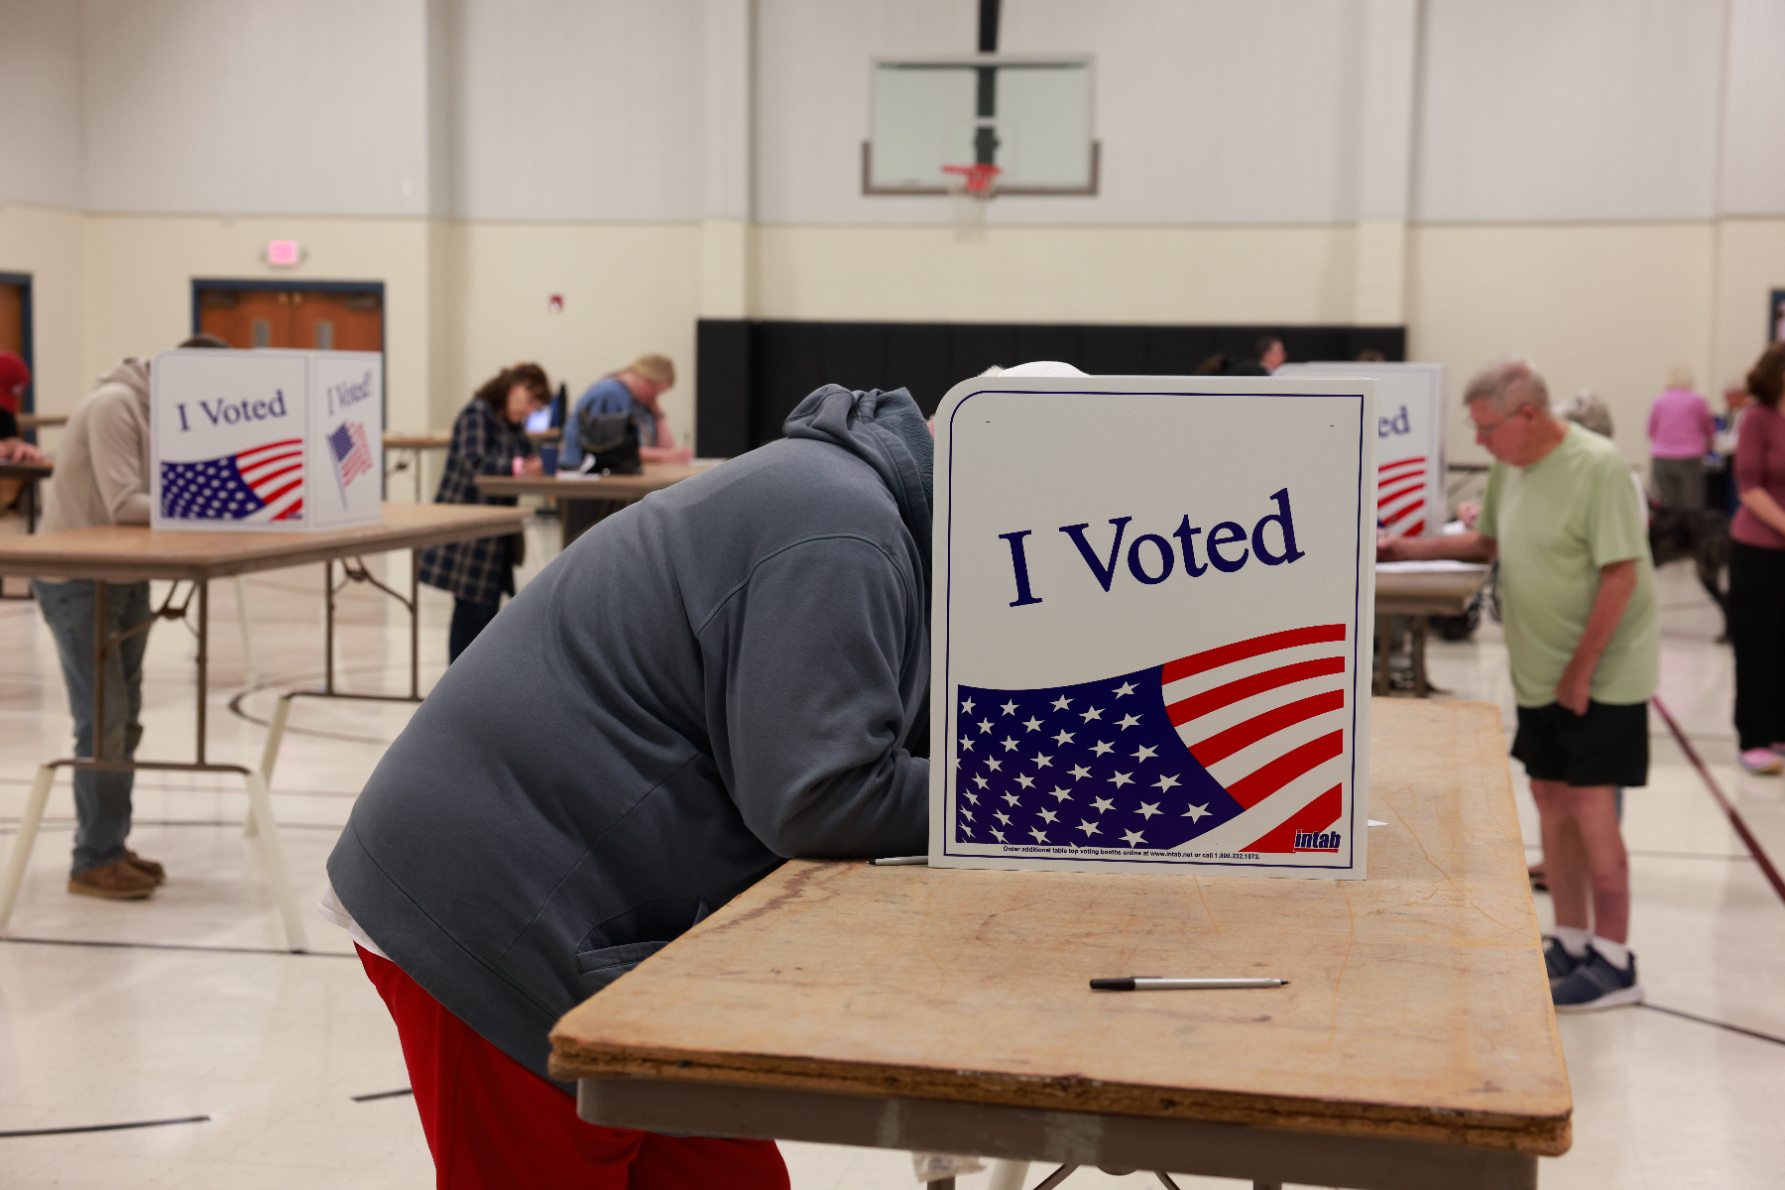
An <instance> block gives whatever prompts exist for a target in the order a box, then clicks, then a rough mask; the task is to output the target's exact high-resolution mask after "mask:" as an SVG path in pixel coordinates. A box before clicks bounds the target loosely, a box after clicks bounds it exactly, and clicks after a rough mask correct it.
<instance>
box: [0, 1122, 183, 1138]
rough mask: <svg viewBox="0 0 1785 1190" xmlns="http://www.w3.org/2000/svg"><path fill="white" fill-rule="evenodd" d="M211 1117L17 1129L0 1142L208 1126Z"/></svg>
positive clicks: (6, 1133) (4, 1136) (0, 1134)
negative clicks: (25, 1138) (176, 1126)
mask: <svg viewBox="0 0 1785 1190" xmlns="http://www.w3.org/2000/svg"><path fill="white" fill-rule="evenodd" d="M210 1122H211V1117H209V1116H180V1117H179V1118H177V1119H172V1120H131V1121H130V1122H129V1123H127V1124H82V1125H79V1126H77V1127H73V1128H16V1129H14V1130H12V1131H10V1132H0V1140H5V1139H7V1138H8V1137H14V1136H67V1135H69V1134H70V1133H75V1132H118V1131H121V1130H123V1129H125V1128H164V1127H166V1126H167V1125H169V1124H208V1123H210Z"/></svg>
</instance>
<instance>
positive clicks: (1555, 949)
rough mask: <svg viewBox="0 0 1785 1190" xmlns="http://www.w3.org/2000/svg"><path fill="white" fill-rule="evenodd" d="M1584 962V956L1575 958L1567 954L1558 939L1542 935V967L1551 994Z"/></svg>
mask: <svg viewBox="0 0 1785 1190" xmlns="http://www.w3.org/2000/svg"><path fill="white" fill-rule="evenodd" d="M1586 961H1587V960H1586V956H1585V955H1582V956H1581V957H1580V958H1576V957H1575V956H1573V955H1571V954H1569V953H1568V948H1567V947H1565V946H1563V945H1562V940H1561V939H1560V938H1552V937H1550V936H1549V935H1547V934H1546V935H1544V939H1543V965H1544V967H1545V969H1546V970H1548V972H1549V990H1550V991H1552V992H1553V991H1555V990H1556V989H1557V988H1558V987H1560V986H1561V984H1562V981H1563V980H1564V979H1567V978H1568V977H1569V976H1570V975H1573V974H1574V973H1575V971H1576V970H1578V969H1579V967H1580V965H1581V964H1582V963H1584V962H1586Z"/></svg>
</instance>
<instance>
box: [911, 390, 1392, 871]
mask: <svg viewBox="0 0 1785 1190" xmlns="http://www.w3.org/2000/svg"><path fill="white" fill-rule="evenodd" d="M1377 417H1378V410H1377V405H1376V385H1375V382H1374V381H1372V380H1370V379H1367V378H1363V377H1313V376H1294V377H1282V378H1272V379H1259V380H1250V379H1238V378H1227V377H1181V378H1180V377H1107V376H1098V377H1072V378H1046V379H1043V378H1031V377H1010V376H999V377H989V378H981V379H977V380H972V381H967V382H965V383H963V384H960V385H957V386H955V388H954V389H953V390H952V391H951V392H950V393H949V394H948V396H947V397H946V398H945V399H944V400H943V402H942V405H941V407H940V408H939V409H938V411H937V414H936V419H935V432H936V483H935V492H936V509H935V514H936V520H935V540H934V547H933V565H934V592H935V595H934V610H933V613H932V649H933V667H934V668H933V672H932V678H931V685H930V689H931V707H932V724H931V739H932V741H933V743H932V752H931V767H930V774H931V812H930V856H929V858H930V863H931V864H932V865H933V866H941V867H977V868H1030V869H1073V870H1094V871H1095V870H1102V871H1111V870H1115V871H1174V870H1176V871H1182V870H1193V871H1194V870H1208V871H1211V872H1216V873H1222V874H1258V875H1277V876H1307V877H1326V878H1347V879H1361V878H1362V877H1363V876H1364V874H1365V870H1366V849H1367V840H1366V830H1365V821H1366V815H1367V810H1368V805H1367V797H1365V796H1363V794H1364V791H1365V785H1364V782H1365V781H1366V780H1367V773H1368V757H1367V755H1366V753H1367V749H1368V741H1369V722H1368V716H1369V700H1368V693H1369V687H1368V675H1369V671H1370V657H1371V645H1372V623H1373V615H1372V604H1373V599H1374V570H1373V562H1374V557H1375V552H1374V551H1375V534H1376V527H1375V517H1376V498H1375V497H1376V484H1377V478H1376V449H1377V435H1376V429H1377V426H1376V422H1377Z"/></svg>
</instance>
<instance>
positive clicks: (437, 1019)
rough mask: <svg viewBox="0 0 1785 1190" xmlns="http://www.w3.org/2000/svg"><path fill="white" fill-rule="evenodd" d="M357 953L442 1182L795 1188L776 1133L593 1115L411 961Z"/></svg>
mask: <svg viewBox="0 0 1785 1190" xmlns="http://www.w3.org/2000/svg"><path fill="white" fill-rule="evenodd" d="M354 949H356V950H358V951H359V957H360V962H361V963H363V964H364V965H365V968H366V974H367V975H368V976H370V977H371V980H372V986H374V987H376V988H377V989H378V994H379V995H380V996H383V997H384V1003H385V1005H386V1006H387V1007H388V1008H389V1009H390V1014H391V1017H392V1018H393V1019H394V1020H395V1021H396V1022H397V1037H398V1039H399V1040H400V1041H401V1042H402V1043H403V1061H404V1062H405V1063H406V1064H407V1065H408V1067H409V1080H410V1084H411V1086H413V1087H414V1089H415V1106H416V1107H417V1109H419V1110H420V1112H421V1126H422V1131H423V1132H425V1133H427V1137H428V1149H429V1151H430V1152H432V1153H433V1155H434V1172H435V1184H436V1185H437V1186H438V1187H439V1190H485V1188H488V1190H513V1188H517V1187H532V1186H541V1187H551V1188H552V1190H560V1188H562V1190H570V1188H572V1187H574V1188H576V1190H684V1188H686V1190H695V1188H697V1187H698V1188H699V1190H710V1188H711V1187H714V1186H724V1187H727V1188H728V1190H788V1183H787V1166H786V1165H784V1164H783V1163H782V1161H781V1151H780V1150H779V1149H777V1148H776V1147H775V1142H774V1141H772V1140H718V1139H714V1138H710V1137H675V1136H659V1135H657V1134H656V1133H654V1132H634V1131H631V1130H629V1129H623V1128H602V1127H600V1126H599V1125H596V1124H586V1123H584V1122H583V1121H582V1120H579V1119H578V1118H577V1115H576V1101H575V1100H574V1099H572V1098H571V1097H570V1096H568V1095H566V1094H565V1093H564V1092H563V1091H561V1090H559V1089H558V1088H557V1087H555V1086H553V1085H552V1084H551V1083H549V1082H547V1081H546V1080H545V1079H543V1078H540V1077H539V1076H538V1075H537V1074H534V1073H533V1072H532V1071H531V1070H528V1069H527V1068H526V1067H525V1066H522V1065H521V1064H520V1063H519V1062H516V1061H515V1060H514V1059H513V1058H511V1057H509V1056H508V1055H507V1054H505V1053H503V1052H502V1051H501V1050H499V1049H497V1048H496V1047H495V1046H493V1045H491V1044H490V1043H489V1042H487V1041H485V1040H484V1039H483V1038H482V1037H480V1036H478V1034H476V1033H474V1032H472V1030H471V1029H470V1027H469V1026H467V1025H466V1024H465V1022H463V1021H461V1020H460V1019H459V1018H458V1017H456V1016H454V1015H453V1014H452V1013H450V1012H448V1011H446V1009H444V1008H442V1007H441V1006H440V1002H439V1001H438V1000H436V999H434V997H432V996H430V995H428V993H427V992H425V991H423V990H422V988H421V985H420V984H418V983H416V982H415V981H414V980H413V979H410V978H409V976H407V975H405V974H404V973H403V970H402V968H400V967H398V966H397V965H396V964H395V963H393V962H391V961H390V960H388V959H381V958H379V957H378V956H377V955H375V954H373V953H371V952H370V951H368V950H366V949H365V948H364V947H361V946H356V947H355V948H354Z"/></svg>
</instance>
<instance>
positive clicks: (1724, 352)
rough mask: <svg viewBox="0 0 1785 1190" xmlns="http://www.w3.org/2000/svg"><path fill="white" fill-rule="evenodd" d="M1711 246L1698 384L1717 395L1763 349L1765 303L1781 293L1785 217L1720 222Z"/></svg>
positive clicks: (1784, 273) (1784, 281)
mask: <svg viewBox="0 0 1785 1190" xmlns="http://www.w3.org/2000/svg"><path fill="white" fill-rule="evenodd" d="M1715 242H1716V253H1717V255H1716V261H1715V268H1716V276H1717V289H1716V295H1715V300H1716V306H1715V307H1714V318H1715V339H1714V341H1713V344H1712V347H1713V352H1712V362H1711V365H1710V374H1709V375H1707V376H1705V377H1704V384H1705V385H1710V386H1714V387H1715V390H1716V392H1721V391H1722V386H1723V385H1724V383H1725V382H1727V381H1728V380H1730V379H1732V378H1734V377H1738V376H1745V375H1746V374H1747V371H1748V369H1749V368H1750V367H1751V366H1753V363H1754V359H1755V357H1756V356H1758V355H1759V354H1760V353H1761V351H1762V350H1764V349H1765V347H1766V343H1767V337H1766V336H1767V306H1768V299H1769V296H1770V294H1771V291H1772V290H1775V289H1785V219H1778V218H1775V219H1725V220H1723V221H1722V222H1721V223H1719V224H1718V225H1717V228H1716V236H1715ZM1703 391H1705V392H1707V393H1708V392H1711V389H1708V388H1707V389H1704V390H1703ZM1713 395H1714V394H1713Z"/></svg>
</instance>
